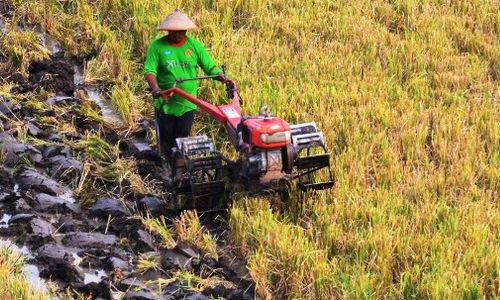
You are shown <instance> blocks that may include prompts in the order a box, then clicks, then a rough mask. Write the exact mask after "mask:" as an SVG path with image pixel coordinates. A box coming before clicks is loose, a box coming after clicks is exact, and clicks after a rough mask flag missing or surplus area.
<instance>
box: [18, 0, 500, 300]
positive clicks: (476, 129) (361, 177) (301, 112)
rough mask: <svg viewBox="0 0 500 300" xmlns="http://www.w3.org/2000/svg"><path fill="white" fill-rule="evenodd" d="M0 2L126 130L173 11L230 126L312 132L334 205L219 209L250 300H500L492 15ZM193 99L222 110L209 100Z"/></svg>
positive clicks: (492, 4) (497, 17)
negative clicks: (205, 67) (93, 89)
mask: <svg viewBox="0 0 500 300" xmlns="http://www.w3.org/2000/svg"><path fill="white" fill-rule="evenodd" d="M10 2H13V3H14V4H15V7H16V14H17V15H18V16H19V17H21V16H22V17H24V18H27V19H29V20H31V21H32V22H35V23H39V24H41V25H42V27H43V28H44V29H45V30H47V31H48V32H49V33H50V34H51V35H52V36H54V37H55V38H56V39H58V40H59V41H60V42H61V43H62V44H63V47H64V48H65V49H66V50H67V51H68V53H69V54H73V55H79V56H83V57H89V58H90V59H89V60H88V62H87V73H86V80H87V81H89V82H98V83H100V84H101V85H103V86H104V87H106V89H107V91H108V93H109V94H110V95H111V97H112V99H113V101H114V103H115V104H116V105H117V107H118V108H119V111H120V113H121V115H122V117H123V118H124V120H125V121H126V122H127V123H128V124H131V125H132V124H133V123H134V120H136V119H138V118H139V117H140V116H141V115H144V114H149V113H150V111H151V110H150V107H151V101H150V98H149V96H148V95H147V91H146V89H145V85H144V82H143V79H142V75H141V74H142V71H141V64H142V61H143V55H144V51H145V49H146V47H147V45H148V43H149V41H150V40H152V39H153V38H154V37H155V36H157V32H156V31H155V27H156V25H157V24H158V22H159V20H160V19H162V18H163V17H164V16H165V15H166V14H167V13H168V12H170V11H171V10H172V9H173V8H175V7H177V6H178V7H180V8H181V9H182V10H184V11H185V12H186V13H187V14H188V15H191V16H193V17H194V19H195V20H196V21H197V23H198V24H199V25H200V30H199V31H197V32H195V33H193V34H194V35H195V36H196V37H198V38H200V39H201V40H202V41H203V42H204V43H205V44H206V45H207V46H208V47H209V50H210V52H211V53H212V54H213V56H214V57H215V59H216V60H217V61H218V62H219V63H222V62H225V63H227V64H228V65H229V75H230V76H231V77H232V78H235V79H237V80H238V81H239V83H240V86H241V91H242V97H243V98H244V99H245V102H244V104H243V107H244V110H245V112H246V113H248V114H252V113H256V112H257V111H258V108H259V106H260V104H261V103H267V104H268V105H269V107H270V108H271V110H272V111H273V112H274V113H275V114H277V115H279V116H281V117H283V118H285V119H287V120H289V121H290V122H292V123H293V122H303V121H310V120H314V121H316V122H317V123H318V124H319V125H320V127H321V128H322V130H323V131H324V133H325V136H326V140H327V142H328V146H329V148H330V149H331V150H332V153H333V156H332V157H333V162H332V165H333V167H334V171H335V174H336V177H337V180H338V182H337V188H336V189H335V190H334V191H332V192H328V191H327V192H323V193H317V194H311V195H299V194H296V195H293V196H292V205H291V207H290V208H289V209H288V210H286V211H285V213H283V214H275V213H274V214H273V213H272V212H271V211H270V209H269V208H268V207H267V206H266V205H263V204H262V200H255V201H254V203H253V204H252V201H251V200H247V201H244V202H241V203H237V204H235V206H234V208H233V209H232V212H231V226H232V230H233V231H232V233H233V235H234V243H235V245H237V246H239V247H240V248H241V249H242V252H243V253H245V254H246V256H247V258H248V261H249V268H250V270H251V273H252V275H253V277H254V280H255V282H256V283H257V294H258V295H259V296H260V297H262V298H268V299H272V298H277V297H284V298H310V299H330V298H331V297H337V298H349V299H360V298H363V299H380V298H404V299H410V298H418V299H420V298H437V299H456V298H465V299H478V298H486V299H492V298H498V297H499V296H500V290H499V289H500V288H499V283H498V282H499V278H500V275H499V269H500V259H499V257H500V241H499V236H500V225H499V224H500V211H499V201H498V200H499V195H500V150H499V149H500V122H499V120H500V107H499V105H500V38H499V37H500V3H499V2H498V1H479V0H471V1H438V0H425V1H416V0H397V1H381V0H375V1H366V0H365V1H357V2H353V1H313V0H307V1H303V0H302V1H298V0H289V1H285V0H275V1H263V0H248V1H240V0H225V1H209V0H198V1H171V2H168V3H166V2H163V1H159V0H144V1H120V0H113V1H84V0H75V1H64V2H63V1H56V0H47V1H44V2H40V1H34V0H27V1H26V0H23V1H20V0H11V1H10ZM200 95H201V96H203V97H205V98H207V99H209V100H211V101H213V102H216V103H221V102H222V101H225V100H224V98H223V96H222V95H223V89H222V88H220V90H219V86H216V85H215V84H212V83H210V84H208V85H207V86H204V87H203V88H202V89H201V93H200ZM216 126H217V124H215V123H209V124H208V125H207V124H198V125H197V128H196V130H197V131H198V130H202V129H204V130H208V131H210V132H211V134H212V135H213V136H218V134H217V131H216V129H215V128H216ZM219 136H220V135H219ZM217 143H218V144H223V147H227V145H226V146H225V145H224V141H223V140H222V139H219V140H218V141H217ZM295 247H296V249H297V251H294V252H291V250H290V248H292V249H295Z"/></svg>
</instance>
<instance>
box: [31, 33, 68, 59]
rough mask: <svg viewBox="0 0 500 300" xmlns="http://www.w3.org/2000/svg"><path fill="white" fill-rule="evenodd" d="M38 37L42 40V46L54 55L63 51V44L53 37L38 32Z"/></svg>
mask: <svg viewBox="0 0 500 300" xmlns="http://www.w3.org/2000/svg"><path fill="white" fill-rule="evenodd" d="M36 35H37V36H38V38H39V39H40V42H41V43H42V45H43V46H44V47H45V48H46V49H47V50H49V51H50V52H51V53H52V54H55V53H57V52H61V51H62V48H61V44H60V43H59V42H58V41H56V40H55V39H54V38H52V37H51V36H49V35H47V34H45V33H43V32H39V31H36Z"/></svg>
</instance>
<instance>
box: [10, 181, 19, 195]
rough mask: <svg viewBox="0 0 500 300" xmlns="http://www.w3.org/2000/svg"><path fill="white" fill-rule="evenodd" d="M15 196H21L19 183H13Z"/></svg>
mask: <svg viewBox="0 0 500 300" xmlns="http://www.w3.org/2000/svg"><path fill="white" fill-rule="evenodd" d="M12 191H13V192H14V193H15V194H16V196H17V197H21V193H19V183H15V184H14V189H13V190H12Z"/></svg>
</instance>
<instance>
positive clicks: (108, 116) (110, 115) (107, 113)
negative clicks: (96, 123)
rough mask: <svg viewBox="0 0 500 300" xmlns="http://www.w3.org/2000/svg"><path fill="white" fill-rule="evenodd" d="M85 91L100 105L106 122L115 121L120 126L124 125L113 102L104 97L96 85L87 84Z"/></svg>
mask: <svg viewBox="0 0 500 300" xmlns="http://www.w3.org/2000/svg"><path fill="white" fill-rule="evenodd" d="M85 91H86V92H87V95H88V96H89V98H90V99H91V100H92V101H94V102H95V103H96V104H97V105H98V106H99V108H100V109H101V113H102V116H103V117H104V120H106V122H109V123H113V124H115V125H118V126H122V125H123V122H122V120H121V118H120V116H119V115H118V113H117V112H116V110H115V109H114V107H113V106H112V105H111V103H109V102H108V101H105V100H104V99H103V97H102V95H101V93H100V92H99V90H98V89H97V88H96V87H95V86H86V87H85Z"/></svg>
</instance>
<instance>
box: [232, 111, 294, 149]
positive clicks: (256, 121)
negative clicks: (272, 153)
mask: <svg viewBox="0 0 500 300" xmlns="http://www.w3.org/2000/svg"><path fill="white" fill-rule="evenodd" d="M238 127H239V130H240V131H241V132H242V136H243V140H244V142H245V143H248V144H250V145H252V146H253V147H258V148H262V149H271V148H281V147H285V146H286V145H288V144H290V143H291V132H290V125H289V124H288V123H287V122H285V121H284V120H283V119H280V118H277V117H250V118H244V119H243V121H242V124H240V126H238Z"/></svg>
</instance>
